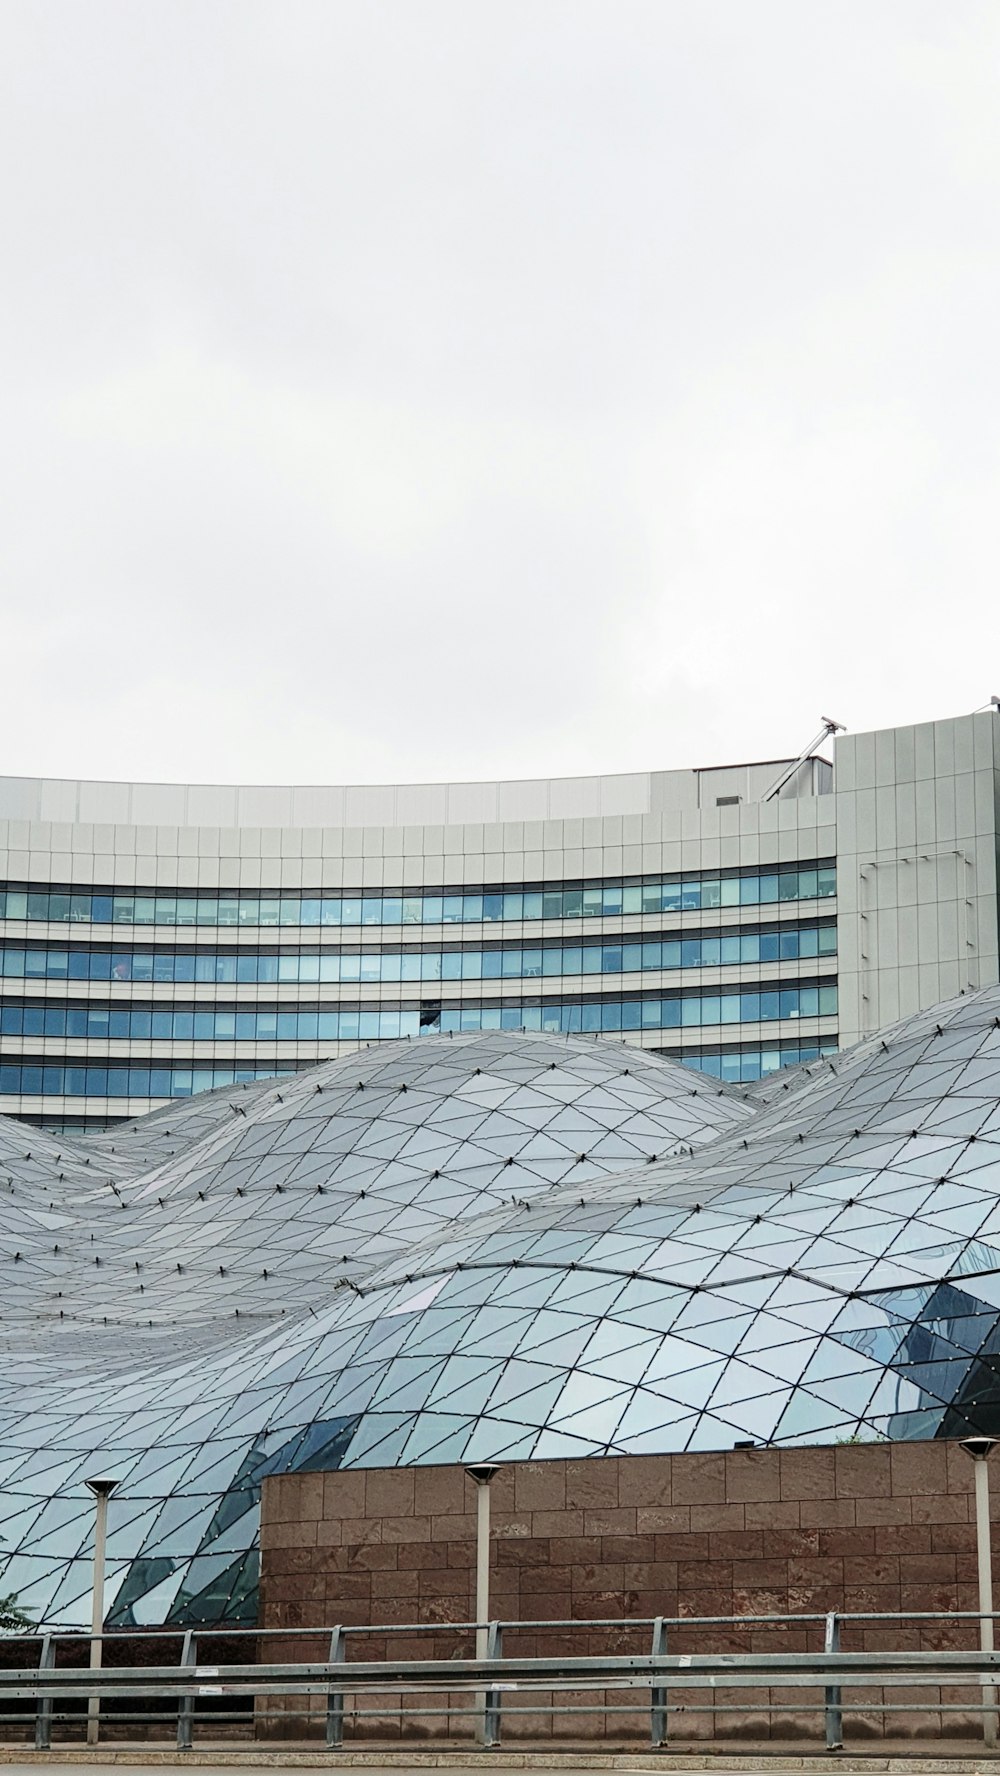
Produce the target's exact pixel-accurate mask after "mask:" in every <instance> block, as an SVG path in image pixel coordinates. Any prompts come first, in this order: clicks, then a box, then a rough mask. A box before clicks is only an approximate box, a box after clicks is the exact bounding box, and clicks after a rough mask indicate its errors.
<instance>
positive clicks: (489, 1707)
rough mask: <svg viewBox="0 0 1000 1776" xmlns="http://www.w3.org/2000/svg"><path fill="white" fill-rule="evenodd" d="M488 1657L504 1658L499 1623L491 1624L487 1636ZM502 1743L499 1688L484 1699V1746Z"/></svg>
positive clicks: (487, 1693)
mask: <svg viewBox="0 0 1000 1776" xmlns="http://www.w3.org/2000/svg"><path fill="white" fill-rule="evenodd" d="M486 1657H487V1658H488V1659H502V1658H503V1628H502V1626H501V1624H500V1623H499V1622H491V1623H490V1625H489V1629H488V1631H487V1635H486ZM499 1743H500V1691H499V1689H498V1688H494V1689H492V1690H487V1691H486V1694H485V1695H484V1697H483V1744H484V1745H499Z"/></svg>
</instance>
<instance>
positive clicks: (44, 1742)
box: [35, 1634, 56, 1751]
mask: <svg viewBox="0 0 1000 1776" xmlns="http://www.w3.org/2000/svg"><path fill="white" fill-rule="evenodd" d="M55 1662H56V1649H55V1646H54V1645H53V1642H52V1636H51V1634H43V1635H42V1650H41V1652H40V1653H39V1655H38V1673H39V1676H41V1674H42V1672H43V1671H51V1670H52V1667H53V1666H54V1665H55ZM35 1750H36V1751H51V1750H52V1697H51V1696H39V1698H38V1707H37V1709H36V1711H35Z"/></svg>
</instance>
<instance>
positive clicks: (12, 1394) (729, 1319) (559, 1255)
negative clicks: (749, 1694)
mask: <svg viewBox="0 0 1000 1776" xmlns="http://www.w3.org/2000/svg"><path fill="white" fill-rule="evenodd" d="M998 1185H1000V988H990V989H987V990H985V991H983V992H980V993H977V994H973V995H970V996H968V997H964V998H960V999H957V1000H955V1001H952V1002H951V1003H949V1004H947V1005H943V1006H939V1007H938V1008H936V1009H935V1010H933V1011H931V1012H924V1013H920V1014H919V1015H917V1016H916V1017H913V1018H910V1019H908V1020H906V1021H905V1022H903V1023H901V1024H899V1025H897V1026H896V1027H895V1028H894V1029H892V1030H890V1031H887V1032H885V1033H883V1034H882V1035H881V1036H879V1037H875V1038H869V1039H867V1040H866V1041H865V1042H864V1043H862V1044H860V1045H859V1046H858V1047H857V1048H855V1049H853V1050H850V1051H848V1052H846V1053H844V1054H841V1055H838V1056H836V1057H835V1058H833V1059H832V1060H828V1061H821V1062H817V1063H814V1064H812V1065H810V1066H808V1067H805V1068H800V1069H797V1070H796V1071H794V1072H792V1073H790V1074H788V1075H785V1076H781V1077H779V1078H777V1079H775V1080H772V1081H771V1082H770V1083H769V1084H768V1086H767V1087H766V1088H758V1089H753V1090H751V1091H750V1092H746V1091H745V1090H743V1089H740V1088H736V1087H720V1086H719V1085H718V1084H717V1083H716V1082H715V1081H711V1080H699V1078H698V1076H697V1075H693V1074H692V1073H691V1072H690V1071H688V1070H686V1069H685V1068H683V1067H681V1066H679V1065H677V1064H675V1063H673V1062H671V1061H668V1060H664V1059H662V1058H660V1057H657V1056H655V1055H650V1054H648V1053H646V1052H644V1051H642V1050H638V1049H635V1048H630V1047H626V1046H623V1045H616V1044H612V1043H608V1042H602V1041H600V1040H587V1039H583V1038H581V1039H572V1038H570V1039H563V1038H559V1037H549V1036H537V1035H516V1034H510V1033H508V1034H495V1035H470V1036H465V1037H455V1038H454V1039H451V1040H449V1039H447V1038H424V1039H423V1040H421V1042H420V1043H419V1044H416V1043H414V1044H406V1043H401V1044H395V1045H392V1046H389V1045H385V1044H381V1045H379V1047H378V1048H377V1049H372V1050H367V1051H362V1053H361V1054H360V1055H351V1056H347V1057H343V1058H341V1059H339V1060H337V1061H334V1062H330V1063H327V1064H325V1065H323V1066H321V1067H319V1068H314V1069H312V1070H310V1071H309V1072H306V1073H302V1074H299V1075H296V1076H295V1077H294V1078H283V1079H280V1080H276V1081H273V1082H257V1083H255V1084H253V1085H249V1086H247V1087H244V1088H240V1087H230V1088H226V1089H224V1090H222V1091H217V1092H213V1093H209V1094H205V1095H204V1096H203V1097H200V1098H194V1099H191V1100H190V1101H188V1102H185V1103H184V1104H180V1105H170V1106H169V1107H167V1108H166V1109H164V1110H160V1111H156V1112H154V1113H153V1114H152V1115H149V1116H146V1117H144V1118H141V1119H139V1120H138V1121H137V1122H135V1123H132V1124H126V1125H119V1126H118V1127H117V1128H115V1129H112V1130H110V1131H108V1132H107V1133H105V1134H103V1135H101V1136H99V1137H83V1136H76V1137H69V1136H66V1135H52V1134H46V1133H43V1132H41V1131H38V1130H36V1129H28V1128H26V1127H25V1126H24V1125H22V1124H19V1123H16V1122H10V1121H2V1120H0V1265H2V1267H3V1272H4V1289H3V1296H2V1322H0V1334H2V1339H3V1352H4V1361H3V1365H2V1370H0V1549H2V1552H3V1554H4V1557H5V1565H6V1571H5V1573H4V1574H3V1576H2V1577H0V1589H2V1590H3V1591H5V1592H8V1591H15V1592H17V1593H18V1595H19V1597H20V1602H21V1606H22V1607H23V1608H26V1609H28V1610H29V1611H30V1612H31V1613H32V1614H33V1616H34V1617H35V1618H36V1619H43V1618H44V1619H45V1620H46V1621H48V1622H50V1623H52V1624H65V1625H70V1624H78V1623H83V1622H84V1621H85V1620H86V1619H87V1615H88V1612H89V1602H90V1584H91V1567H90V1546H89V1537H90V1534H91V1525H90V1512H89V1510H88V1507H87V1502H86V1492H85V1488H84V1485H83V1481H84V1479H85V1477H86V1476H87V1475H88V1474H91V1473H93V1472H94V1471H95V1460H96V1462H97V1465H98V1466H99V1467H101V1468H102V1469H108V1467H109V1462H110V1463H111V1466H112V1467H113V1471H114V1473H115V1474H116V1476H117V1477H118V1478H119V1480H120V1488H119V1493H118V1495H116V1498H115V1501H114V1504H113V1507H112V1513H111V1525H110V1536H109V1544H108V1557H109V1583H108V1598H109V1608H110V1613H109V1621H110V1622H111V1623H112V1624H114V1625H132V1624H137V1625H150V1624H154V1623H160V1622H171V1623H178V1624H182V1623H198V1622H224V1621H253V1620H255V1618H256V1586H257V1576H258V1558H257V1552H256V1543H257V1526H258V1515H259V1495H260V1485H261V1481H262V1479H263V1478H264V1477H265V1475H267V1474H271V1473H279V1472H288V1471H295V1470H299V1469H303V1468H336V1467H341V1466H347V1467H352V1466H359V1467H372V1466H386V1465H393V1464H399V1465H408V1464H412V1463H422V1462H456V1461H464V1462H470V1461H486V1460H502V1461H515V1460H524V1459H529V1458H530V1459H541V1458H544V1457H546V1456H589V1455H595V1456H597V1455H603V1454H622V1453H626V1454H627V1453H637V1454H639V1453H654V1452H669V1451H677V1450H692V1449H719V1448H727V1447H732V1445H733V1443H734V1442H745V1441H749V1440H753V1441H754V1442H757V1443H778V1444H796V1443H817V1442H820V1443H822V1442H834V1441H837V1440H841V1439H844V1438H859V1439H876V1438H884V1437H888V1438H918V1437H933V1436H955V1435H961V1434H965V1433H966V1432H968V1431H969V1430H970V1429H973V1430H977V1431H985V1432H997V1431H998V1430H1000V1390H998V1385H997V1363H998V1361H1000V1324H998V1323H1000V1200H998ZM994 1242H995V1243H994Z"/></svg>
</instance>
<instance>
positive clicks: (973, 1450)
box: [958, 1437, 1000, 1462]
mask: <svg viewBox="0 0 1000 1776" xmlns="http://www.w3.org/2000/svg"><path fill="white" fill-rule="evenodd" d="M998 1441H1000V1438H997V1437H963V1438H962V1440H961V1442H960V1443H959V1445H958V1447H959V1449H964V1450H965V1453H966V1455H971V1457H972V1459H973V1461H977V1462H982V1461H985V1460H986V1458H987V1456H988V1455H989V1454H990V1453H991V1451H992V1450H994V1449H995V1448H996V1446H997V1443H998Z"/></svg>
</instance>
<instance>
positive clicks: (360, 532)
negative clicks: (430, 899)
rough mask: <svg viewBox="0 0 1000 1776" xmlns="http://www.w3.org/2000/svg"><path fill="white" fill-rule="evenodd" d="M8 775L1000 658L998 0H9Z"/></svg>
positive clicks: (141, 768) (824, 705)
mask: <svg viewBox="0 0 1000 1776" xmlns="http://www.w3.org/2000/svg"><path fill="white" fill-rule="evenodd" d="M0 19H2V27H3V28H2V55H0V165H2V168H3V171H2V174H0V187H2V213H0V226H2V240H3V248H2V264H3V270H2V274H0V304H2V306H0V378H2V387H3V397H2V401H0V470H2V477H3V491H4V497H3V519H2V523H0V573H2V582H0V583H2V586H3V613H2V627H0V637H2V643H3V675H2V685H3V702H2V705H0V707H2V715H3V719H2V725H0V735H2V743H0V772H6V773H26V774H31V775H35V774H44V775H73V776H77V775H82V776H122V777H139V778H154V779H155V778H160V779H162V778H168V779H185V780H196V781H197V780H224V781H234V780H235V781H259V782H289V781H291V782H343V781H381V780H387V779H388V780H401V781H407V780H420V779H426V778H437V777H443V778H450V777H454V778H462V777H491V776H494V775H503V776H535V775H546V774H550V773H571V772H578V771H588V772H589V771H593V770H630V769H645V768H649V767H664V766H672V765H693V764H699V763H710V762H723V761H725V760H727V759H731V758H739V757H752V756H755V755H759V756H776V755H781V754H783V753H786V754H787V753H794V752H797V751H798V750H799V748H800V747H801V746H803V745H804V744H805V742H806V741H807V740H808V739H809V738H810V737H811V736H812V734H813V733H814V732H815V731H816V729H817V728H818V726H819V718H820V715H821V714H822V715H831V716H834V717H836V718H838V719H839V720H841V721H843V722H846V723H847V724H848V726H849V727H850V728H852V729H860V728H867V727H876V726H884V725H888V724H891V723H894V722H901V721H911V720H927V719H932V718H935V717H938V716H943V715H952V714H957V713H960V712H962V711H965V710H968V709H972V708H974V707H975V706H977V705H979V704H982V703H984V702H986V701H987V700H988V698H989V696H990V694H991V693H992V692H994V691H996V692H1000V659H998V657H997V648H996V646H995V642H996V638H997V632H998V627H1000V625H998V596H997V594H998V554H1000V536H998V526H1000V358H998V351H997V335H998V326H1000V322H998V317H1000V238H998V231H1000V80H998V74H1000V7H998V6H997V3H996V0H950V3H949V4H942V0H502V4H501V3H500V0H280V3H274V4H271V3H268V0H82V3H81V0H48V3H47V4H44V5H39V4H38V3H37V0H5V4H4V5H3V7H2V10H0Z"/></svg>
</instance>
